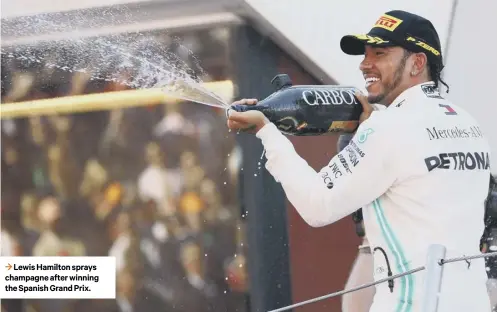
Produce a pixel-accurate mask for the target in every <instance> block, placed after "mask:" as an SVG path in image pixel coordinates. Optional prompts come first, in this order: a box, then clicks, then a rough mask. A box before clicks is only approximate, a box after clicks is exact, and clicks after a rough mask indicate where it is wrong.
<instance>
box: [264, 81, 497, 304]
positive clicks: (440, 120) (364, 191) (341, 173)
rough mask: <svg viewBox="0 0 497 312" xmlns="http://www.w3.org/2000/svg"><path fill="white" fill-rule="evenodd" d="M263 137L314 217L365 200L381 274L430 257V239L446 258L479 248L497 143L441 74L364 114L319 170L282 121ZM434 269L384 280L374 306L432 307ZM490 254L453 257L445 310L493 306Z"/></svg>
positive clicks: (288, 185) (331, 217)
mask: <svg viewBox="0 0 497 312" xmlns="http://www.w3.org/2000/svg"><path fill="white" fill-rule="evenodd" d="M257 137H258V138H260V139H261V141H262V143H263V145H264V148H265V150H266V158H267V163H266V168H267V170H268V171H269V172H270V173H271V174H272V175H273V177H274V178H275V179H276V181H278V182H279V183H281V185H282V187H283V189H284V191H285V193H286V196H287V197H288V199H289V201H290V202H291V203H292V204H293V206H294V207H295V208H296V209H297V211H298V212H299V214H300V215H301V216H302V218H303V219H304V220H305V221H306V222H307V223H308V224H310V225H311V226H315V227H318V226H325V225H328V224H331V223H333V222H336V221H338V220H340V219H342V218H343V217H345V216H347V215H349V214H351V213H352V212H354V211H355V210H357V209H358V208H361V207H362V208H363V216H364V223H365V228H366V235H367V238H368V240H369V243H370V245H371V250H372V252H373V256H374V278H375V280H378V279H382V278H386V277H388V276H389V275H395V274H398V273H402V272H406V271H408V270H411V269H414V268H417V267H420V266H423V265H425V260H426V252H427V249H428V247H429V246H430V244H442V245H444V246H445V247H446V248H447V255H446V258H451V257H456V256H462V255H474V254H479V253H480V250H479V243H480V238H481V236H482V234H483V230H484V201H485V198H486V196H487V194H488V186H489V179H490V164H489V159H490V155H489V154H490V148H489V145H488V142H487V140H486V138H485V136H484V134H483V133H482V130H481V128H480V127H479V126H478V123H477V122H476V121H475V120H474V119H473V118H472V117H471V116H470V115H469V114H468V113H467V112H466V111H464V110H463V109H462V108H460V107H458V106H456V105H453V104H452V103H451V102H449V101H448V100H446V99H443V98H442V97H441V96H440V94H439V93H438V90H437V89H436V88H435V87H434V85H433V83H432V82H430V83H425V84H420V85H417V86H414V87H412V88H410V89H408V90H406V91H404V92H403V93H402V94H401V95H400V96H399V97H398V98H397V99H396V100H395V101H394V102H393V103H392V104H391V105H390V106H389V107H388V108H387V109H384V110H381V111H375V112H373V113H372V115H371V117H370V118H369V119H367V120H366V121H365V122H363V123H362V124H361V125H360V126H359V128H358V131H357V133H356V135H355V136H354V138H353V139H352V141H351V142H350V143H349V145H348V146H347V147H346V148H345V149H344V150H342V151H341V152H340V153H338V154H337V155H336V156H335V157H333V159H332V160H331V161H330V163H329V164H328V165H327V166H325V167H324V168H323V169H321V171H320V172H316V171H315V170H314V169H313V168H312V167H310V166H309V165H308V164H307V162H306V161H305V160H304V159H302V158H301V157H300V156H299V155H298V154H297V153H296V151H295V149H294V147H293V145H292V144H291V142H290V141H289V140H288V139H287V138H286V137H285V136H284V135H283V134H281V133H280V132H279V131H278V129H277V128H276V127H275V125H274V124H272V123H270V124H267V125H266V126H264V127H263V128H262V129H261V130H260V131H259V132H258V133H257ZM424 279H425V271H421V272H417V273H414V274H411V275H407V276H404V277H401V278H398V279H395V280H394V281H393V283H392V284H390V285H389V284H388V283H382V284H379V285H378V286H376V294H375V297H374V302H373V305H372V307H371V310H370V311H371V312H389V311H395V312H417V311H419V312H423V311H421V309H422V301H423V298H422V296H423V295H422V293H423V287H424ZM486 281H487V276H486V272H485V264H484V260H483V259H480V260H471V261H470V262H469V263H467V262H464V261H462V262H454V263H448V264H445V266H444V274H443V281H442V286H441V287H442V288H441V293H440V297H439V310H438V311H439V312H454V311H468V312H469V311H471V312H489V311H490V302H489V298H488V295H487V289H486Z"/></svg>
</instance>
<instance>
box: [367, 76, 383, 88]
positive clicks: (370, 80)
mask: <svg viewBox="0 0 497 312" xmlns="http://www.w3.org/2000/svg"><path fill="white" fill-rule="evenodd" d="M376 81H380V79H379V78H376V77H368V78H366V88H367V87H369V86H370V85H371V84H373V83H374V82H376Z"/></svg>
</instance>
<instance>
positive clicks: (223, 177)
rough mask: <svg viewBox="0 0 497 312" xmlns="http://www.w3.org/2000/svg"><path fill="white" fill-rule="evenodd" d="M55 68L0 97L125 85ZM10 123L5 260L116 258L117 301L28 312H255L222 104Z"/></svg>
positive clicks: (5, 143)
mask: <svg viewBox="0 0 497 312" xmlns="http://www.w3.org/2000/svg"><path fill="white" fill-rule="evenodd" d="M3 61H4V60H2V62H3ZM10 68H15V67H10ZM54 70H55V71H56V73H55V74H51V75H50V77H52V79H50V80H47V79H45V78H43V77H41V78H40V77H38V76H37V74H36V72H31V73H30V72H29V71H28V70H26V69H23V70H17V71H16V70H14V71H12V72H10V73H9V77H10V78H9V81H8V83H5V82H6V80H5V81H4V79H3V78H2V103H12V102H19V101H26V100H34V99H49V98H56V97H62V96H68V95H79V94H88V93H97V92H112V91H119V90H123V89H126V88H127V87H126V86H124V85H122V84H118V83H113V82H105V81H99V80H90V79H88V77H86V78H85V77H84V76H82V75H80V74H78V73H67V72H64V71H57V70H56V69H54ZM206 71H207V72H208V69H207V70H206ZM2 74H3V73H2ZM53 77H56V78H53ZM212 77H213V79H216V74H215V73H214V74H212ZM62 81H64V82H65V84H64V86H62V85H61V82H62ZM68 82H69V83H68ZM68 105H70V103H68ZM1 129H2V131H1V140H2V141H1V142H2V158H1V159H2V172H1V174H2V176H1V178H2V189H1V192H2V193H1V221H2V224H1V241H2V245H1V246H2V248H1V254H2V256H21V255H23V256H106V255H108V256H114V257H116V261H117V267H116V278H117V286H116V293H117V299H116V300H29V301H26V302H27V303H28V306H27V311H29V312H79V311H81V312H86V311H116V312H117V311H119V312H138V311H147V312H155V311H157V312H159V311H160V312H167V311H177V312H202V311H216V312H217V311H219V312H221V311H239V312H243V311H248V307H247V304H248V303H247V302H248V294H247V272H246V268H245V264H246V263H245V256H244V255H245V248H246V244H244V234H245V231H244V214H243V212H242V210H241V208H240V205H239V203H238V202H237V192H238V189H237V187H238V172H239V170H240V168H239V167H240V163H241V155H240V151H239V149H238V147H237V145H236V143H235V139H234V134H233V133H229V132H228V130H227V128H226V126H225V117H224V111H223V110H219V109H215V108H212V107H209V106H204V105H199V104H195V103H189V102H180V103H177V104H164V105H156V106H151V107H140V108H127V109H117V110H113V111H101V112H89V113H81V114H72V115H52V116H33V117H27V118H20V119H12V120H2V124H1Z"/></svg>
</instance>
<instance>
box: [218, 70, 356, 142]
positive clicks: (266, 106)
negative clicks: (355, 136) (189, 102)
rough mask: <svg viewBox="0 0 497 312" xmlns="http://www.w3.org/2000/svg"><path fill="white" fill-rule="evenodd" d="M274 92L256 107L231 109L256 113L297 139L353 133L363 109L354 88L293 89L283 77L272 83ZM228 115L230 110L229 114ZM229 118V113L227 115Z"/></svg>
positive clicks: (314, 86) (235, 106)
mask: <svg viewBox="0 0 497 312" xmlns="http://www.w3.org/2000/svg"><path fill="white" fill-rule="evenodd" d="M271 84H272V85H273V86H275V88H276V92H274V93H272V94H271V95H269V96H268V97H267V98H265V99H264V100H262V101H259V102H258V103H257V104H256V105H240V104H239V105H233V106H231V108H230V109H233V110H235V111H237V112H245V111H249V110H258V111H260V112H262V113H263V114H264V115H265V116H266V117H267V118H268V119H269V121H271V122H272V123H274V124H275V125H276V127H277V128H278V129H279V130H280V131H281V132H283V133H285V134H289V135H296V136H309V135H322V134H327V133H352V132H354V131H355V130H356V129H357V127H358V126H359V116H360V115H361V113H362V105H361V103H360V102H359V100H358V99H357V98H356V97H355V96H354V94H355V92H356V91H358V89H357V88H354V87H346V86H337V85H323V86H321V85H296V86H292V81H291V80H290V77H289V76H288V75H286V74H281V75H277V76H276V77H274V78H273V80H272V81H271ZM228 111H229V110H228ZM227 113H228V114H229V112H227Z"/></svg>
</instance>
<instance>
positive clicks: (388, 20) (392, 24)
mask: <svg viewBox="0 0 497 312" xmlns="http://www.w3.org/2000/svg"><path fill="white" fill-rule="evenodd" d="M400 24H402V20H401V19H398V18H396V17H393V16H391V15H388V14H383V15H382V16H381V17H380V18H379V19H378V20H377V21H376V23H375V24H374V26H373V27H379V28H383V29H386V30H389V31H394V30H395V29H396V28H397V27H399V25H400Z"/></svg>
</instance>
